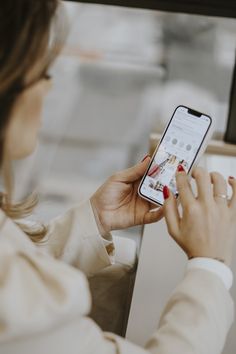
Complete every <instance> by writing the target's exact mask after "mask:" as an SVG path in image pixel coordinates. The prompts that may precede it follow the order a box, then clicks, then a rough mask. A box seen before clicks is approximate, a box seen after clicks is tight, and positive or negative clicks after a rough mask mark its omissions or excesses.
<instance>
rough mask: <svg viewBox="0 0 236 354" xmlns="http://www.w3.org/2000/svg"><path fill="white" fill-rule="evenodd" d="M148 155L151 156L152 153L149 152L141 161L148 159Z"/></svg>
mask: <svg viewBox="0 0 236 354" xmlns="http://www.w3.org/2000/svg"><path fill="white" fill-rule="evenodd" d="M148 157H150V155H149V154H147V155H146V156H144V158H143V159H142V161H141V162H143V161H145V160H147V158H148Z"/></svg>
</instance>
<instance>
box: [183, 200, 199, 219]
mask: <svg viewBox="0 0 236 354" xmlns="http://www.w3.org/2000/svg"><path fill="white" fill-rule="evenodd" d="M198 209H199V208H198V206H197V205H196V204H195V203H194V204H190V205H188V206H187V207H186V208H185V213H186V214H187V216H188V217H190V218H195V217H196V215H197V214H198Z"/></svg>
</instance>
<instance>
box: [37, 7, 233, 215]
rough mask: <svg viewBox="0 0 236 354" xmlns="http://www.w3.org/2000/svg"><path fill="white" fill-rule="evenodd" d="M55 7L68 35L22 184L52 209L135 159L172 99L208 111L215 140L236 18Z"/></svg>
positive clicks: (221, 124) (222, 118) (221, 126)
mask: <svg viewBox="0 0 236 354" xmlns="http://www.w3.org/2000/svg"><path fill="white" fill-rule="evenodd" d="M65 8H66V10H67V12H68V19H69V25H70V30H69V36H68V39H67V42H66V46H65V49H64V51H63V52H62V54H61V55H60V57H59V59H58V61H57V62H56V64H55V65H54V67H53V68H52V73H53V77H54V88H53V90H52V92H51V93H50V95H49V97H48V99H47V103H46V107H45V114H44V116H45V119H44V120H45V122H44V127H43V129H42V134H41V139H40V144H39V149H38V152H37V162H38V161H39V160H40V162H39V164H38V163H37V166H39V167H38V168H37V173H36V174H35V175H36V177H35V178H34V181H33V182H32V185H35V184H38V183H39V181H40V186H41V191H42V192H43V194H44V195H45V196H46V199H47V200H48V201H50V200H52V198H54V200H57V201H58V202H57V204H58V206H59V207H58V210H59V209H60V210H61V209H63V208H64V206H65V205H67V204H66V203H67V201H68V205H69V204H71V201H79V200H81V199H83V198H84V197H87V196H88V195H90V194H91V193H92V191H94V190H95V189H96V187H97V186H98V185H99V184H101V183H102V181H104V180H105V179H106V178H107V177H108V176H110V175H111V174H112V173H114V172H115V171H117V170H120V169H123V168H126V167H128V166H130V165H132V164H134V163H136V162H137V161H139V160H140V159H141V158H142V156H143V155H145V154H146V153H147V151H148V148H149V135H150V133H151V132H154V131H155V132H159V133H162V131H163V129H164V126H165V124H166V122H167V121H168V120H169V118H170V116H171V115H172V112H173V110H174V108H175V107H176V106H178V105H179V104H185V105H188V106H190V107H192V108H195V109H197V110H201V111H203V112H205V113H207V114H210V115H211V116H212V117H213V118H214V120H215V133H214V137H215V138H217V139H222V137H223V135H224V132H225V128H226V122H227V113H228V100H229V91H230V85H231V76H232V70H233V64H234V55H235V44H236V43H235V33H236V20H232V19H224V18H222V19H220V18H212V17H203V16H197V15H183V14H170V13H169V14H167V13H164V12H157V11H149V10H139V9H127V8H121V7H109V6H103V5H88V4H78V3H70V2H66V3H65ZM50 198H51V199H50ZM58 210H56V209H55V210H54V211H55V214H56V211H58ZM49 216H50V213H49V214H47V217H49Z"/></svg>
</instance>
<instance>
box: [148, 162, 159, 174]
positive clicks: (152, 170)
mask: <svg viewBox="0 0 236 354" xmlns="http://www.w3.org/2000/svg"><path fill="white" fill-rule="evenodd" d="M158 169H159V166H158V165H156V166H153V167H152V168H151V169H150V171H149V172H148V176H150V177H152V175H154V173H156V172H157V171H158Z"/></svg>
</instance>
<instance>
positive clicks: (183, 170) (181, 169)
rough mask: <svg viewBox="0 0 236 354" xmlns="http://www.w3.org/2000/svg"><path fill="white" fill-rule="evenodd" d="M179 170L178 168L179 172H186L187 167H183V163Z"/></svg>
mask: <svg viewBox="0 0 236 354" xmlns="http://www.w3.org/2000/svg"><path fill="white" fill-rule="evenodd" d="M177 170H178V172H185V169H184V168H183V166H182V165H179V166H178V168H177Z"/></svg>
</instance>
